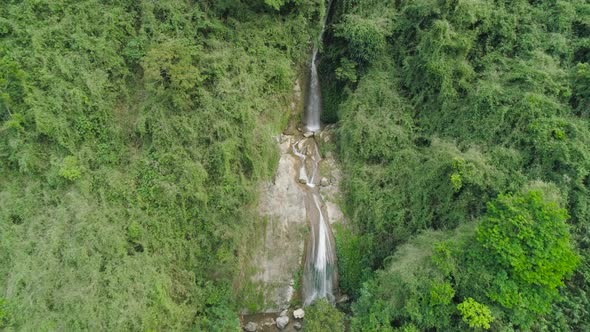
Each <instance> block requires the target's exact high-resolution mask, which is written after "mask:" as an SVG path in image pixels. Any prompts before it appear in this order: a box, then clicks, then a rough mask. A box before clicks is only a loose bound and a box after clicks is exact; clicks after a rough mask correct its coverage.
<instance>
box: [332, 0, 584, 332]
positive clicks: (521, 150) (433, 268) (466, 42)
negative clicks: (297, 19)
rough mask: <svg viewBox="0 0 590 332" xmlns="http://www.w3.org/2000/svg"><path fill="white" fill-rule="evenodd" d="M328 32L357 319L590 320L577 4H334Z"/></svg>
mask: <svg viewBox="0 0 590 332" xmlns="http://www.w3.org/2000/svg"><path fill="white" fill-rule="evenodd" d="M328 41H329V46H328V47H327V48H326V49H325V51H324V60H323V62H322V63H323V67H322V72H323V75H324V77H328V76H329V77H331V79H325V80H324V81H325V82H328V83H329V84H328V85H325V93H324V95H325V96H327V98H326V100H325V103H326V109H327V110H329V111H328V112H326V113H325V114H324V118H325V120H326V121H339V124H340V126H339V141H338V143H339V150H340V156H341V159H342V162H343V164H344V166H345V175H346V179H345V187H346V190H347V200H346V209H347V212H348V214H349V216H350V219H351V221H352V223H351V224H352V225H353V227H351V229H350V230H349V232H348V235H341V236H340V239H339V241H338V242H339V244H340V247H339V255H340V270H341V286H342V287H343V289H344V290H345V291H346V292H348V293H349V294H352V295H354V296H355V297H356V299H357V300H358V302H357V303H356V304H354V305H353V311H354V314H355V318H354V319H353V328H354V329H357V330H366V331H376V330H378V331H386V330H395V329H397V328H399V329H401V330H404V331H410V330H413V329H417V330H432V329H438V330H441V331H449V330H466V329H468V328H470V327H473V328H491V329H493V330H503V331H504V330H511V329H515V330H530V329H534V330H552V331H553V330H560V331H566V330H572V331H581V330H587V329H588V328H590V327H589V324H590V313H589V312H588V308H589V307H590V303H589V302H588V298H589V295H588V294H589V292H590V289H589V288H588V285H590V279H588V276H590V270H588V266H589V265H588V259H589V255H590V252H589V251H588V244H589V242H588V241H589V240H588V239H589V238H590V233H589V221H588V220H589V216H590V209H589V208H588V207H589V206H590V195H589V194H590V181H589V170H590V153H589V152H588V146H589V144H590V126H589V122H588V116H589V115H590V113H589V112H588V107H589V104H588V102H589V100H588V97H589V94H588V93H589V91H590V90H588V87H589V86H590V76H589V75H588V73H589V71H588V69H589V68H590V67H589V66H590V64H589V63H590V53H589V50H590V5H588V3H587V2H586V1H579V0H571V1H526V0H518V1H495V0H494V1H492V0H490V1H488V0H476V1H466V0H449V1H438V0H420V1H384V0H369V1H353V0H343V1H340V2H339V3H338V10H337V12H336V13H335V17H334V19H333V28H332V29H331V33H330V36H329V37H328ZM562 208H563V209H562ZM548 220H552V221H551V222H548ZM509 225H511V226H509ZM457 227H459V228H457ZM455 229H459V230H457V231H453V230H455ZM568 229H569V231H568ZM425 230H428V231H427V232H426V233H423V232H424V231H425ZM422 233H423V234H422ZM570 233H571V239H570V235H569V234H570ZM417 234H422V235H419V236H417ZM514 234H520V235H519V236H517V237H516V238H513V237H512V236H513V235H514ZM416 236H417V237H416ZM533 239H534V241H533ZM445 240H446V241H445ZM529 241H533V242H529ZM436 243H439V244H436ZM401 245H403V247H400V246H401ZM443 248H447V249H444V250H443ZM440 255H443V256H440ZM476 255H477V257H475V256H476ZM439 256H440V257H439ZM437 257H438V259H439V260H440V259H442V260H441V261H439V260H437ZM482 259H483V261H481V260H482ZM578 259H579V261H578ZM441 264H442V265H441ZM576 266H577V269H576V271H575V272H573V273H572V271H573V270H574V268H575V267H576ZM376 270H379V271H380V272H377V273H375V272H374V271H376ZM525 271H526V272H525ZM476 272H477V273H479V274H477V273H476ZM564 282H565V285H564ZM490 323H491V324H490Z"/></svg>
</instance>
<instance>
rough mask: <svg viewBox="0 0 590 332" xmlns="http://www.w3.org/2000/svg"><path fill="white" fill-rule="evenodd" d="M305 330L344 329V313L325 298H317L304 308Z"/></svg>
mask: <svg viewBox="0 0 590 332" xmlns="http://www.w3.org/2000/svg"><path fill="white" fill-rule="evenodd" d="M305 331H306V332H328V331H329V332H341V331H344V314H343V313H341V312H340V311H338V310H337V309H336V308H334V307H333V306H332V305H331V304H330V303H329V302H328V301H327V300H326V299H320V300H317V301H316V302H315V303H314V304H312V305H311V306H309V307H307V308H306V309H305Z"/></svg>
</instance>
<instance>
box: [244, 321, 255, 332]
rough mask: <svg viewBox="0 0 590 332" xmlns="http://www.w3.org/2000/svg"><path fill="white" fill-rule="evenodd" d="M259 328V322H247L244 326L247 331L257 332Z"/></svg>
mask: <svg viewBox="0 0 590 332" xmlns="http://www.w3.org/2000/svg"><path fill="white" fill-rule="evenodd" d="M257 329H258V324H256V323H254V322H248V324H246V326H244V331H246V332H256V330H257Z"/></svg>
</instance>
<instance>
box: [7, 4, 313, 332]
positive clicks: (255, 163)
mask: <svg viewBox="0 0 590 332" xmlns="http://www.w3.org/2000/svg"><path fill="white" fill-rule="evenodd" d="M320 10H323V6H322V5H321V4H320V3H319V1H314V0H310V1H294V2H288V3H285V4H284V6H283V8H282V10H281V11H280V12H278V11H276V10H275V9H274V8H273V7H271V6H269V5H267V4H266V3H265V2H263V1H262V0H261V1H201V2H197V3H195V2H193V1H181V0H178V1H175V0H173V1H106V2H105V1H66V0H60V1H53V0H52V1H43V0H42V1H8V2H4V3H3V4H2V5H1V6H0V128H1V129H0V174H1V177H0V206H1V208H0V299H2V301H1V303H2V304H1V305H0V312H1V313H2V314H1V315H0V329H2V328H4V329H6V330H8V331H10V330H15V331H23V330H24V331H81V330H91V331H100V330H105V331H106V330H108V331H129V330H133V331H148V330H153V331H165V330H168V331H170V330H200V331H230V330H234V331H235V330H239V329H240V327H239V320H238V312H239V310H240V309H241V305H243V303H241V302H240V299H241V297H239V296H237V294H240V293H241V292H247V291H248V290H247V289H243V287H245V286H247V285H244V283H243V281H244V280H243V279H244V275H243V274H244V273H247V271H241V270H242V266H243V265H245V261H247V260H248V255H249V254H250V251H249V250H250V249H251V248H250V247H249V246H248V245H249V244H251V243H253V241H254V240H253V236H254V235H255V232H256V229H257V225H259V223H261V222H262V221H261V220H259V218H258V216H257V215H256V213H255V210H254V208H253V206H254V202H255V200H256V195H255V190H254V185H255V184H256V183H257V181H259V180H261V179H266V178H268V177H269V176H270V175H272V174H273V172H274V169H275V164H276V162H277V160H278V151H277V149H276V147H275V146H274V143H273V142H272V140H271V136H272V135H273V134H276V133H277V132H280V130H282V128H283V127H284V125H285V123H286V119H287V116H288V112H287V108H286V105H288V98H290V93H291V91H292V87H293V82H294V81H295V78H296V76H297V75H298V73H299V71H300V66H301V65H302V64H304V62H305V61H307V58H308V53H309V51H310V43H311V41H312V38H311V37H310V36H314V35H316V34H317V29H318V28H319V23H318V22H319V21H320V14H319V13H320Z"/></svg>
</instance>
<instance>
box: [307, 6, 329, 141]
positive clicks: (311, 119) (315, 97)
mask: <svg viewBox="0 0 590 332" xmlns="http://www.w3.org/2000/svg"><path fill="white" fill-rule="evenodd" d="M331 7H332V0H330V2H329V3H328V9H327V11H326V16H325V17H324V22H323V23H322V30H321V32H320V35H319V37H318V42H319V44H318V45H321V43H322V41H323V39H324V32H325V31H326V24H327V23H328V13H329V12H330V8H331ZM318 47H319V46H317V45H316V46H315V47H314V49H313V54H312V56H311V65H310V75H309V76H310V77H309V90H308V100H307V105H306V108H305V120H304V124H305V128H306V129H307V130H308V131H314V132H315V131H318V130H320V115H321V113H322V93H321V88H320V79H319V77H318V66H317V62H318V53H319V49H318Z"/></svg>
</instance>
